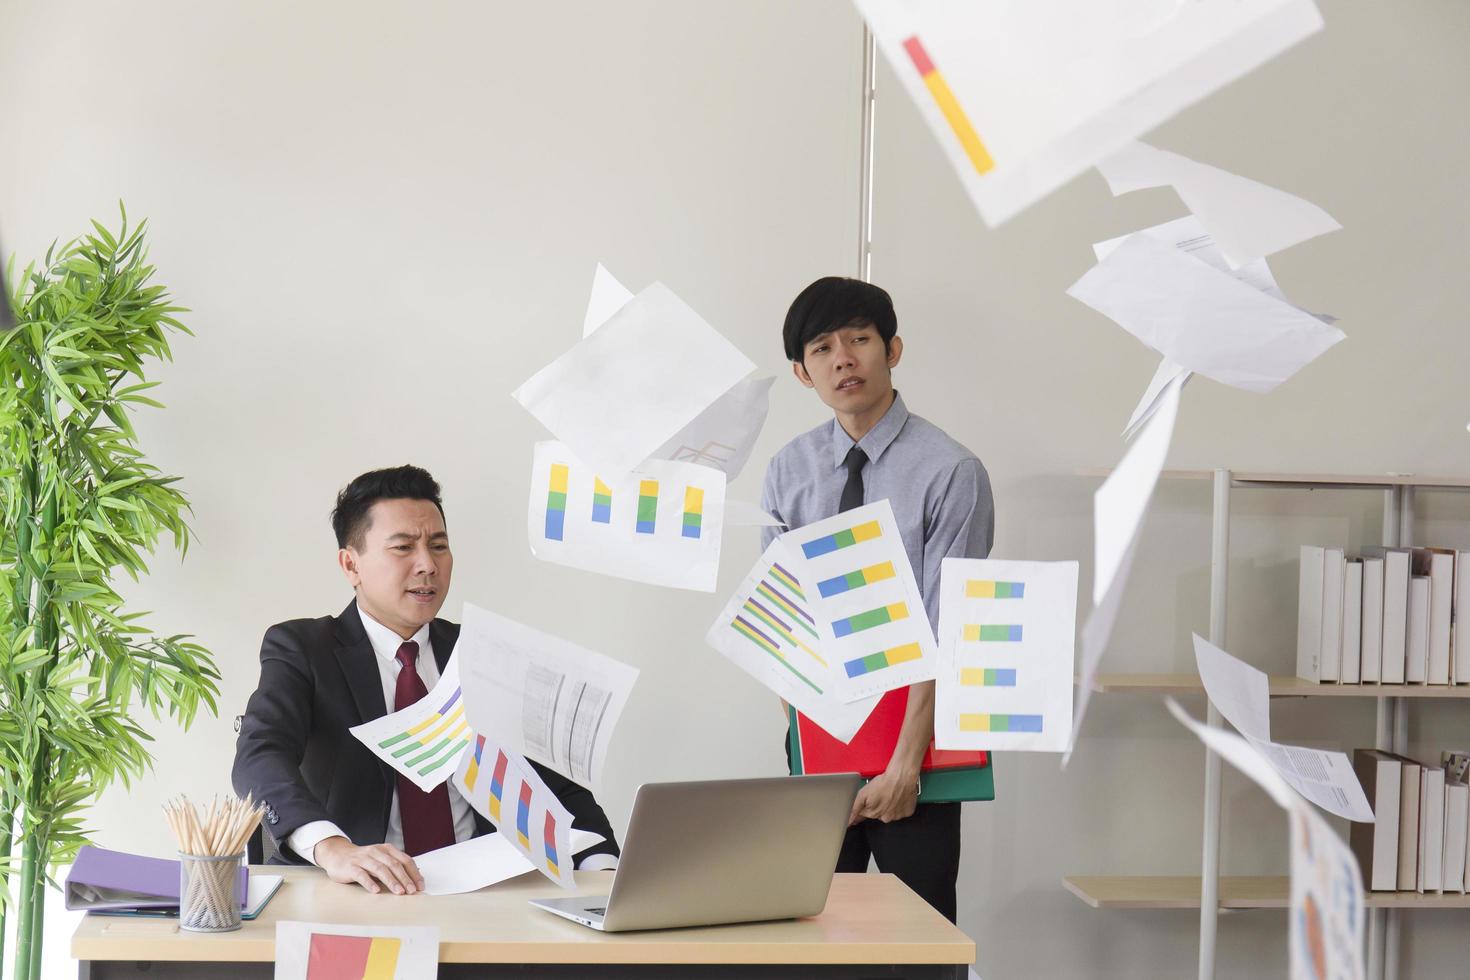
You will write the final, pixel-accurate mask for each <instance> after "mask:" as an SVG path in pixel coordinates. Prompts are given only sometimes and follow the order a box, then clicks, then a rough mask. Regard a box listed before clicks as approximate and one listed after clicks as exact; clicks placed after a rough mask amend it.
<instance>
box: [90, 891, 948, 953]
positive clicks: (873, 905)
mask: <svg viewBox="0 0 1470 980" xmlns="http://www.w3.org/2000/svg"><path fill="white" fill-rule="evenodd" d="M259 870H261V871H262V872H263V873H267V874H279V873H284V874H285V875H286V882H285V884H283V885H282V886H281V890H280V891H279V892H277V893H276V896H275V898H273V899H272V900H271V903H270V904H269V905H267V906H266V908H265V911H264V912H263V913H262V914H261V916H260V918H259V919H257V920H255V921H254V922H246V923H245V924H244V927H243V928H242V929H240V930H238V931H236V932H226V933H218V934H199V933H190V932H181V931H180V930H179V928H178V923H177V921H176V920H171V919H131V918H120V917H116V916H97V915H89V916H86V917H85V918H84V919H83V920H82V923H81V925H79V926H78V927H77V931H76V933H75V934H74V935H73V936H72V941H71V955H72V956H73V957H75V958H76V959H78V960H80V961H81V962H80V967H79V976H80V978H81V980H107V978H113V977H137V978H142V977H147V978H150V980H162V978H173V977H200V978H205V977H232V978H233V977H241V978H245V977H270V976H271V975H272V972H273V965H272V962H273V960H274V957H275V940H276V923H277V922H278V921H282V920H301V921H307V922H324V923H351V924H358V925H370V924H373V923H381V924H384V925H388V924H397V925H437V926H438V927H439V960H440V963H441V964H443V965H442V966H441V968H440V976H442V977H510V976H514V977H519V978H537V980H553V978H554V980H564V978H566V980H570V978H573V977H576V978H582V977H616V978H633V977H661V978H672V977H689V976H698V977H719V978H731V980H733V978H736V977H780V978H791V980H795V978H798V977H800V978H803V980H805V978H827V977H831V978H838V977H845V978H847V977H850V978H857V977H862V978H879V977H887V978H900V977H901V978H912V980H929V978H935V980H937V978H946V980H963V978H964V977H965V975H966V971H967V968H968V965H969V964H970V963H972V962H974V959H975V944H974V943H973V942H972V941H971V940H970V939H969V938H968V937H967V936H966V935H965V934H964V933H962V932H960V930H959V929H957V928H955V927H954V926H953V925H951V924H950V923H949V922H947V921H946V920H945V919H944V918H943V917H942V916H940V915H939V913H937V912H935V911H934V910H933V909H931V908H930V907H929V906H928V905H926V904H924V902H923V901H922V900H921V899H920V898H919V897H918V896H917V895H915V894H914V893H913V892H911V891H910V890H909V889H908V888H907V887H905V886H904V884H903V883H902V882H900V881H899V880H898V879H897V878H895V877H893V876H892V875H877V874H870V875H849V874H842V875H837V876H836V877H835V879H834V880H833V883H832V893H831V895H830V896H829V897H828V899H827V908H826V911H824V912H823V913H822V914H821V915H819V916H816V917H814V918H810V919H796V920H790V921H784V922H760V923H752V924H748V925H732V926H716V927H703V926H702V927H698V928H693V929H670V930H662V931H655V932H629V933H612V934H604V933H600V932H597V931H595V930H592V929H588V928H585V927H584V926H580V925H577V924H576V923H574V922H569V921H567V920H566V919H562V918H558V917H557V916H554V915H552V914H550V913H549V912H544V911H542V910H540V909H536V908H532V907H531V906H530V905H528V904H527V901H528V900H529V899H532V898H552V897H556V896H559V895H563V894H565V893H564V892H562V890H561V889H559V888H557V887H556V886H555V885H553V884H551V883H550V882H548V881H547V880H546V879H545V878H542V877H541V876H539V875H524V876H522V877H521V878H517V879H515V880H513V881H508V882H502V883H501V884H499V885H494V886H492V887H490V888H488V889H484V890H481V891H478V892H472V893H470V894H468V895H444V896H435V895H413V896H398V895H388V894H383V895H369V894H368V893H367V892H365V891H363V890H362V889H361V888H359V887H358V886H356V885H339V884H336V883H334V882H331V881H328V880H327V878H326V876H325V875H324V874H322V873H321V872H320V871H318V870H317V869H315V868H276V867H270V868H261V869H259ZM577 884H578V892H579V893H580V894H584V895H605V894H607V891H608V889H609V888H610V887H611V885H612V873H611V872H606V871H603V872H583V873H579V874H578V875H577ZM714 887H718V886H717V885H715V886H714ZM775 887H780V885H779V883H776V884H775Z"/></svg>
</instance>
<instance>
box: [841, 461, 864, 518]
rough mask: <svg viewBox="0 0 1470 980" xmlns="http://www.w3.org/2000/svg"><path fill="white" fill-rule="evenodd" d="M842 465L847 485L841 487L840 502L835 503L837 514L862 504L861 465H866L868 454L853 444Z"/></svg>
mask: <svg viewBox="0 0 1470 980" xmlns="http://www.w3.org/2000/svg"><path fill="white" fill-rule="evenodd" d="M842 465H843V466H846V467H847V485H846V486H844V487H843V488H842V502H841V503H839V504H838V505H837V512H838V513H839V514H840V513H842V512H843V511H844V510H852V509H853V508H854V507H861V506H862V505H863V467H864V466H867V465H868V454H867V453H865V452H863V451H862V450H861V449H859V448H858V447H857V446H853V447H852V448H851V449H849V450H848V451H847V458H846V459H844V460H843V461H842Z"/></svg>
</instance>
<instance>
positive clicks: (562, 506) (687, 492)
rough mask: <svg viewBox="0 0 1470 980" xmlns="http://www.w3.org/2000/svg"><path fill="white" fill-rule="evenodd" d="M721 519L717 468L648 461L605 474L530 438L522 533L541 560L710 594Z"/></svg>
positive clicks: (721, 476)
mask: <svg viewBox="0 0 1470 980" xmlns="http://www.w3.org/2000/svg"><path fill="white" fill-rule="evenodd" d="M724 517H725V474H724V473H723V472H721V471H720V470H718V469H711V468H710V467H708V466H698V465H696V464H694V463H674V462H668V461H664V460H648V461H646V462H644V463H643V464H642V465H640V466H639V467H638V469H637V470H636V471H634V472H633V473H631V474H628V475H626V476H621V477H618V476H610V475H606V474H602V473H599V472H598V471H596V470H595V469H593V468H592V467H591V466H589V465H587V464H586V463H584V462H582V461H581V460H580V459H578V458H577V457H576V456H575V455H573V454H572V452H571V450H570V449H568V448H567V447H566V446H564V445H563V444H561V443H559V442H538V443H537V444H536V451H535V458H534V459H533V460H532V463H531V496H530V500H529V501H528V503H527V508H526V534H527V537H528V538H529V539H530V543H531V553H532V554H534V555H535V556H536V557H537V558H540V559H542V560H543V561H550V562H555V563H557V564H559V565H570V566H571V567H573V568H581V569H585V570H587V571H591V572H601V573H602V574H604V575H614V576H617V577H618V578H626V579H632V580H633V581H635V582H648V583H650V584H653V585H664V586H669V587H671V588H679V589H695V590H699V591H702V592H713V591H714V590H715V580H716V579H717V578H718V576H719V571H720V542H721V539H722V537H723V536H724V530H725V528H724Z"/></svg>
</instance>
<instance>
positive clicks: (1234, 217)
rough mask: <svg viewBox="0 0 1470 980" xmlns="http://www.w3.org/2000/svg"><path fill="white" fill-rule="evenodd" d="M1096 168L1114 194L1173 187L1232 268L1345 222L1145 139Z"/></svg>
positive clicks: (1306, 202) (1323, 232)
mask: <svg viewBox="0 0 1470 980" xmlns="http://www.w3.org/2000/svg"><path fill="white" fill-rule="evenodd" d="M1097 169H1098V171H1099V172H1100V173H1101V174H1102V175H1103V179H1104V180H1106V181H1107V182H1108V188H1109V189H1110V190H1111V191H1112V192H1113V193H1114V194H1127V193H1129V192H1131V191H1136V190H1141V189H1143V188H1145V187H1163V186H1166V185H1169V186H1172V187H1173V188H1174V190H1175V191H1177V192H1178V194H1179V197H1180V198H1181V199H1182V200H1183V201H1184V205H1185V207H1187V208H1189V210H1190V212H1191V213H1192V214H1194V215H1195V216H1197V217H1198V218H1199V220H1200V221H1201V222H1202V223H1203V224H1204V227H1206V228H1208V229H1209V230H1210V232H1211V233H1212V234H1213V235H1214V237H1215V240H1216V241H1218V242H1219V245H1220V250H1221V252H1222V253H1223V255H1224V258H1225V260H1226V261H1227V262H1229V264H1230V266H1231V267H1232V268H1233V267H1238V266H1242V265H1244V264H1246V263H1250V262H1251V261H1252V260H1255V259H1260V258H1263V257H1265V256H1267V255H1271V254H1274V253H1276V252H1279V251H1281V250H1282V249H1285V248H1290V247H1291V246H1293V245H1296V244H1298V243H1300V242H1304V241H1306V240H1308V239H1310V238H1315V237H1317V236H1318V235H1324V234H1326V233H1327V232H1330V231H1337V230H1338V229H1339V228H1341V227H1342V225H1340V224H1338V223H1337V221H1336V220H1335V219H1334V218H1333V217H1332V215H1330V214H1328V213H1327V212H1326V211H1323V210H1322V209H1321V208H1319V207H1318V206H1317V205H1315V204H1313V203H1312V202H1311V201H1305V200H1303V199H1301V198H1299V197H1296V196H1295V195H1292V194H1288V193H1286V192H1285V191H1281V190H1277V189H1276V188H1274V187H1268V186H1266V185H1265V184H1261V183H1257V182H1256V181H1254V180H1250V179H1248V178H1246V177H1239V176H1237V175H1235V174H1232V173H1229V172H1228V171H1224V170H1221V169H1219V168H1218V167H1212V166H1210V165H1209V164H1204V163H1199V162H1197V161H1194V160H1191V159H1189V158H1188V157H1183V156H1180V155H1179V154H1177V153H1171V152H1169V151H1168V150H1161V149H1159V148H1158V147H1155V146H1150V145H1149V144H1147V143H1141V142H1136V141H1135V142H1130V143H1129V144H1127V145H1126V146H1124V147H1123V148H1122V149H1121V150H1119V151H1118V152H1117V153H1115V154H1113V155H1112V156H1110V157H1108V158H1107V159H1105V160H1102V161H1101V162H1099V163H1098V165H1097Z"/></svg>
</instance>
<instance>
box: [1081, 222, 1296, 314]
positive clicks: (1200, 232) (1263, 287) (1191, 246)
mask: <svg viewBox="0 0 1470 980" xmlns="http://www.w3.org/2000/svg"><path fill="white" fill-rule="evenodd" d="M1133 234H1134V235H1142V236H1144V237H1145V238H1149V239H1152V240H1153V241H1156V242H1158V243H1159V244H1160V245H1168V246H1169V247H1170V248H1173V249H1175V250H1177V251H1180V252H1183V253H1184V254H1185V255H1188V256H1190V257H1191V258H1195V259H1198V260H1199V261H1201V262H1203V263H1204V264H1205V265H1207V266H1209V267H1210V268H1212V269H1218V270H1220V271H1221V272H1223V273H1225V274H1226V275H1228V276H1230V278H1232V279H1236V280H1239V281H1240V282H1243V283H1245V284H1246V285H1247V286H1250V287H1251V288H1253V289H1256V290H1258V291H1260V292H1263V293H1265V294H1266V295H1267V296H1270V297H1271V298H1272V299H1279V300H1281V301H1283V302H1285V301H1286V294H1284V293H1283V292H1282V291H1281V287H1280V286H1279V285H1277V283H1276V277H1275V276H1273V275H1272V274H1271V266H1270V265H1269V264H1267V262H1266V260H1265V259H1264V258H1257V259H1251V260H1250V261H1248V262H1245V263H1243V264H1241V265H1239V266H1238V267H1234V268H1232V267H1231V265H1230V263H1229V262H1228V261H1226V259H1225V253H1224V252H1223V251H1221V250H1220V246H1219V244H1218V243H1217V242H1216V241H1215V237H1214V236H1213V235H1211V234H1210V233H1209V231H1208V230H1206V228H1205V226H1204V223H1203V222H1201V221H1200V220H1199V218H1198V217H1196V216H1195V215H1192V214H1190V215H1185V216H1184V217H1182V218H1175V219H1174V220H1173V221H1166V222H1164V223H1163V224H1161V225H1154V226H1153V227H1152V228H1144V229H1143V230H1141V231H1136V232H1133ZM1131 237H1132V235H1119V236H1118V237H1117V238H1109V239H1108V240H1107V241H1102V242H1097V243H1096V244H1094V245H1093V246H1092V251H1093V254H1094V255H1096V256H1097V260H1098V261H1099V262H1101V261H1103V260H1104V259H1106V258H1107V257H1108V256H1109V255H1112V254H1113V252H1115V251H1116V250H1117V248H1118V246H1119V245H1122V244H1123V243H1124V242H1126V241H1127V240H1128V239H1129V238H1131Z"/></svg>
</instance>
